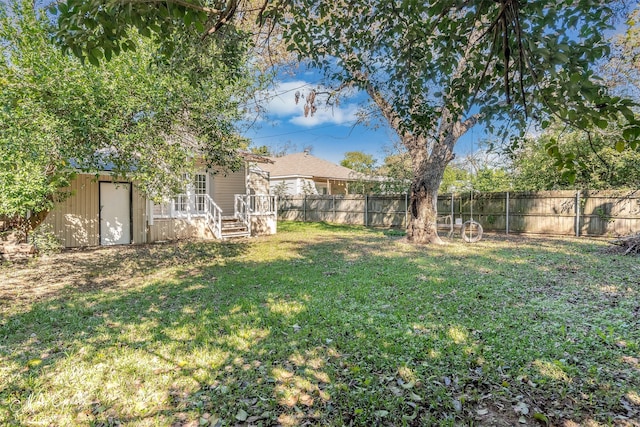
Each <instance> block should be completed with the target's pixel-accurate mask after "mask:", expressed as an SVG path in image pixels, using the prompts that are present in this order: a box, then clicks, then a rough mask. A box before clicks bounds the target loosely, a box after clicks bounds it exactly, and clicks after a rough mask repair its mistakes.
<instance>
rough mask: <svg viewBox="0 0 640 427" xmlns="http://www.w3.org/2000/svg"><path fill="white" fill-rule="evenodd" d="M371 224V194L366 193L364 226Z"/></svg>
mask: <svg viewBox="0 0 640 427" xmlns="http://www.w3.org/2000/svg"><path fill="white" fill-rule="evenodd" d="M368 224H369V196H368V195H366V194H365V195H364V226H365V227H366V226H367V225H368Z"/></svg>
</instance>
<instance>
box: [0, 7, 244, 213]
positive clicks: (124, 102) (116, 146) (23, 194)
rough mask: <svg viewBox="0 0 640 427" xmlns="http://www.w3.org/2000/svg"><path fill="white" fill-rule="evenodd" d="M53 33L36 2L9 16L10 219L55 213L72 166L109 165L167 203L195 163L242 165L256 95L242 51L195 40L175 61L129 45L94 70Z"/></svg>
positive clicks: (4, 173)
mask: <svg viewBox="0 0 640 427" xmlns="http://www.w3.org/2000/svg"><path fill="white" fill-rule="evenodd" d="M63 4H64V3H60V7H63V8H64V7H65V6H62V5H63ZM52 30H53V28H52V27H51V26H50V20H49V18H48V17H47V16H46V15H45V14H43V13H41V12H40V11H37V10H35V9H34V8H33V6H32V4H31V3H30V2H28V1H17V0H16V1H13V2H9V3H8V4H6V3H3V4H0V76H1V77H0V147H1V149H0V153H1V154H0V190H1V191H0V214H1V215H21V216H23V215H25V214H26V212H27V211H32V212H39V211H46V210H47V209H48V208H49V207H51V204H52V202H53V201H55V200H56V198H58V197H60V196H63V195H64V194H61V193H60V188H61V187H63V186H64V185H65V184H66V183H67V182H68V180H69V178H70V177H71V175H70V174H71V173H72V172H71V169H72V168H71V166H74V167H75V168H79V169H80V170H84V171H98V170H100V169H102V168H104V167H105V165H107V164H109V165H110V166H111V167H112V168H113V172H114V174H115V175H116V176H126V177H129V178H134V179H136V181H137V183H138V184H139V186H140V187H141V188H142V189H143V190H145V191H146V192H147V193H148V194H150V195H152V196H153V195H156V196H157V195H162V194H167V193H170V192H172V191H173V190H176V189H177V188H178V187H179V186H180V185H181V184H182V183H181V180H182V176H183V175H182V174H183V173H184V172H186V171H188V170H189V168H190V167H191V166H192V165H193V163H194V159H195V158H196V157H198V158H202V159H204V161H205V162H206V163H207V164H208V165H213V164H220V165H224V166H228V167H235V166H238V165H239V162H240V161H239V159H238V156H237V148H238V147H239V146H240V145H242V144H244V141H243V140H242V139H240V138H239V137H238V136H237V132H236V129H235V122H236V120H237V119H238V118H239V117H240V109H239V103H240V102H241V100H242V99H243V97H244V94H245V93H246V91H247V90H248V89H249V88H250V87H251V86H252V82H251V81H250V80H248V79H247V78H246V77H245V76H247V75H248V74H249V73H247V72H246V68H245V67H246V65H245V64H246V62H245V59H246V58H245V56H244V51H243V49H244V48H243V47H242V45H233V46H228V45H227V44H226V42H221V41H220V40H216V39H213V38H211V39H207V40H201V39H200V38H199V37H198V38H194V37H187V34H185V35H184V37H183V38H182V39H181V40H179V42H180V43H181V44H180V46H181V48H180V54H179V55H174V56H172V57H171V58H169V59H165V58H163V57H161V56H159V55H158V45H156V44H155V43H154V42H153V41H152V40H150V39H146V40H145V39H141V38H140V37H138V36H135V35H129V36H128V37H129V38H128V40H129V41H128V42H127V43H128V45H130V46H131V47H132V49H128V52H127V53H126V54H124V53H123V54H121V55H119V56H117V57H115V56H114V57H112V58H111V61H109V62H107V63H105V64H102V65H97V66H87V65H82V64H81V62H80V60H78V59H77V58H76V57H74V56H71V55H69V54H65V53H63V52H61V51H60V49H58V47H57V46H55V45H54V44H53V43H52V42H51V35H52ZM176 42H177V41H176ZM103 54H104V53H103ZM91 62H93V61H91ZM198 75H199V76H201V78H195V77H197V76H198Z"/></svg>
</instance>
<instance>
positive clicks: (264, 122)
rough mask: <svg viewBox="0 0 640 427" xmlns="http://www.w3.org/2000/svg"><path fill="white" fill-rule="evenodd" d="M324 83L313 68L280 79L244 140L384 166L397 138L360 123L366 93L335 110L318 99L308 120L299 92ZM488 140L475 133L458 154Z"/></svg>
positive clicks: (385, 128)
mask: <svg viewBox="0 0 640 427" xmlns="http://www.w3.org/2000/svg"><path fill="white" fill-rule="evenodd" d="M320 80H321V78H320V75H319V73H316V72H313V70H311V71H308V70H307V71H301V72H299V73H298V74H297V75H294V76H291V77H285V78H281V79H280V82H279V83H277V84H276V86H274V87H273V88H271V89H270V90H269V91H268V93H267V94H265V97H266V98H267V101H266V102H263V106H264V107H265V109H266V114H265V115H264V116H263V117H261V118H259V119H258V120H257V121H256V123H254V124H253V125H252V126H251V127H250V128H249V129H248V130H247V131H245V132H244V136H246V137H248V138H249V139H250V140H252V146H262V145H266V146H268V147H271V148H272V149H274V150H278V149H282V148H283V147H285V146H286V145H288V146H291V147H294V148H295V150H293V152H296V151H297V152H299V151H302V150H303V149H304V148H305V147H307V146H311V147H312V154H313V155H315V156H317V157H320V158H323V159H325V160H329V161H331V162H334V163H339V162H340V160H342V159H343V158H344V154H345V153H346V152H348V151H362V152H364V153H367V154H371V155H373V156H374V157H375V158H376V159H377V161H378V164H382V162H383V159H384V157H385V156H386V155H387V152H388V150H390V149H392V147H393V144H394V141H397V137H396V135H395V132H394V131H393V130H391V129H390V128H389V127H388V126H386V125H382V126H378V127H377V128H374V127H372V126H366V125H363V124H356V122H357V115H356V114H357V112H358V110H359V109H360V108H361V107H362V106H363V105H364V104H366V103H367V101H368V100H369V97H368V95H367V94H366V93H364V92H358V93H351V94H346V95H343V97H342V98H341V101H340V104H339V105H338V106H331V107H329V106H326V105H325V103H324V102H323V99H326V97H324V98H321V97H319V98H320V101H321V102H317V101H316V104H317V106H318V110H317V112H316V113H315V115H314V116H313V117H304V100H300V102H299V103H298V104H297V105H296V103H295V93H296V92H297V91H298V92H300V93H301V94H304V95H306V94H307V93H308V92H309V91H310V90H311V89H314V88H316V89H320V90H322V87H321V86H319V83H320ZM377 123H378V124H380V123H379V122H377ZM485 137H486V136H485V134H484V132H483V131H482V129H481V128H479V127H476V128H474V129H472V130H471V131H470V132H469V133H468V134H467V135H466V136H465V137H463V138H462V139H461V140H460V141H459V142H458V144H457V146H456V153H457V154H458V156H459V157H460V156H464V155H466V154H469V152H470V151H471V148H472V147H473V148H475V149H477V148H478V141H479V140H480V139H482V138H485ZM472 141H473V144H472Z"/></svg>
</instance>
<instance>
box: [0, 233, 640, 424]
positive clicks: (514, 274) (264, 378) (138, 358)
mask: <svg viewBox="0 0 640 427" xmlns="http://www.w3.org/2000/svg"><path fill="white" fill-rule="evenodd" d="M323 227H324V228H327V230H330V231H331V234H322V235H320V237H311V238H310V239H309V240H308V241H301V240H300V236H297V235H295V234H292V235H286V234H285V235H283V236H280V237H278V238H274V239H272V240H271V241H270V242H271V243H273V244H274V245H281V246H287V247H288V248H289V251H288V252H286V253H285V252H283V254H282V255H280V256H274V257H273V258H272V259H269V260H260V259H253V258H252V257H251V256H250V255H251V251H252V248H250V247H248V245H247V244H244V243H231V244H217V243H216V244H215V245H214V246H215V247H213V248H212V247H211V246H210V245H211V244H204V243H203V244H200V243H198V244H193V245H194V246H193V247H190V248H189V250H188V251H185V250H183V249H181V250H177V251H176V253H175V256H176V257H181V258H178V259H179V260H180V261H176V262H175V263H174V262H169V264H171V265H170V266H169V267H171V268H167V269H166V270H164V271H163V273H162V274H157V270H158V267H165V266H166V264H165V263H164V261H159V260H158V256H157V255H158V254H154V253H152V252H150V253H145V252H144V250H142V252H140V253H138V254H137V259H138V260H139V261H136V264H135V265H136V266H138V267H136V268H137V270H136V269H135V268H134V269H132V271H133V272H134V274H135V275H138V276H141V275H142V276H144V275H146V276H149V278H148V279H147V280H146V281H145V282H144V283H139V284H133V282H132V284H130V285H129V286H128V287H118V286H117V285H118V284H117V283H116V281H113V280H112V279H108V280H111V281H110V282H109V281H107V282H105V283H107V285H106V286H104V287H102V286H100V287H87V288H86V289H85V288H83V287H80V288H79V289H81V290H82V291H83V292H69V293H64V292H58V293H52V294H50V295H48V296H47V297H46V299H42V300H40V302H37V303H35V304H33V305H32V306H31V307H30V308H29V309H28V310H26V311H19V312H17V313H15V314H11V315H8V316H7V317H6V318H5V319H3V323H2V328H3V333H2V337H1V338H2V344H1V345H2V347H1V350H0V357H1V358H2V364H3V365H4V366H5V367H4V368H3V370H2V371H0V372H1V375H2V376H1V377H0V378H1V380H2V382H1V383H0V384H1V388H0V396H1V402H0V403H2V405H0V406H4V407H5V408H7V409H5V410H4V413H3V412H2V411H1V410H0V418H1V417H3V416H4V417H5V418H6V421H7V423H8V424H16V425H19V424H26V421H25V420H30V421H34V422H41V423H54V424H95V425H98V424H102V425H109V424H111V425H115V424H117V423H127V424H141V425H142V424H145V423H150V422H151V423H158V424H165V425H171V424H177V425H188V424H192V425H215V423H216V420H218V419H220V420H222V421H224V423H225V424H233V423H240V424H251V425H258V424H260V423H262V424H263V425H274V424H282V425H304V424H305V423H306V424H329V425H342V424H345V425H347V424H354V425H373V424H379V425H397V424H403V423H404V424H407V425H457V424H468V423H470V422H474V423H475V424H480V425H483V423H484V424H485V425H511V424H513V423H515V422H517V421H518V414H517V413H516V412H515V411H514V409H513V407H514V406H516V405H517V404H518V396H520V400H521V401H522V403H523V404H525V405H527V407H528V408H529V407H530V408H531V409H530V413H529V414H528V415H527V417H528V419H529V420H532V417H533V414H534V413H535V412H536V411H538V413H540V414H543V415H545V416H547V417H549V418H550V419H551V420H553V421H559V420H562V419H571V417H576V419H577V420H585V419H588V418H589V417H594V418H598V417H600V418H602V417H603V415H602V414H603V413H604V414H606V415H605V416H606V417H609V416H611V417H615V416H627V414H628V411H627V410H626V408H625V407H624V405H622V406H621V403H620V402H621V400H620V399H626V400H624V401H625V402H627V404H628V405H629V407H630V408H631V410H634V409H633V408H634V407H633V405H634V403H633V399H634V397H633V395H632V394H631V395H630V394H629V393H630V392H629V390H632V389H633V388H634V387H635V388H636V390H637V387H638V384H639V378H638V377H639V375H638V372H637V367H636V368H634V367H633V366H628V368H629V369H624V368H625V366H626V365H629V363H627V364H626V365H625V363H624V362H619V361H618V359H620V360H624V359H623V358H624V357H633V354H632V353H633V352H634V351H636V350H637V347H633V346H632V344H633V345H636V346H637V339H638V337H637V333H636V334H634V333H633V332H625V331H623V330H619V329H618V328H619V325H620V324H622V323H624V322H629V321H633V319H632V317H631V318H630V317H629V316H627V317H626V318H622V317H621V318H620V319H618V320H617V321H616V322H607V321H606V318H605V317H602V316H595V317H594V316H589V317H588V318H586V319H584V320H583V321H582V322H581V321H579V320H578V319H571V322H567V321H566V319H567V315H568V313H567V312H566V310H567V309H568V307H570V304H573V305H574V306H575V307H577V308H575V309H576V310H577V312H578V313H580V310H584V311H586V310H588V309H590V307H592V304H590V303H589V301H591V302H592V301H593V299H594V298H596V301H604V300H603V299H602V291H601V290H599V289H600V288H601V285H602V282H601V283H596V284H589V283H585V284H584V286H582V289H583V290H584V294H580V295H584V300H581V301H578V302H574V303H570V301H569V300H568V298H570V297H571V295H575V294H577V290H576V289H577V285H578V284H579V283H578V282H580V281H581V280H583V279H584V278H586V277H587V276H588V275H591V276H593V272H591V270H589V271H583V270H588V269H590V268H593V267H594V263H595V264H596V265H595V267H596V268H597V266H598V263H606V262H610V261H603V260H598V257H597V256H596V255H595V254H593V253H591V254H587V259H584V260H576V259H574V256H575V254H576V253H579V252H580V251H581V250H584V247H582V249H581V246H580V245H577V246H576V245H574V244H572V245H566V246H564V247H563V246H562V244H561V242H558V241H553V242H548V243H544V244H541V243H540V242H539V241H538V242H535V243H531V244H523V243H519V244H518V246H517V247H508V246H499V245H498V244H497V242H495V243H494V246H495V247H492V246H491V243H492V242H491V241H487V242H486V245H485V246H482V245H474V246H472V247H470V246H463V245H460V246H455V245H452V246H449V247H447V248H428V249H425V248H423V247H421V248H417V247H412V246H409V245H405V244H402V243H399V242H397V241H396V240H393V239H392V238H389V237H387V236H385V235H384V234H383V233H381V232H376V231H372V232H370V231H367V232H366V233H362V232H360V233H358V232H352V231H353V229H333V228H331V226H328V225H324V226H323ZM323 230H324V229H323ZM327 230H324V231H327ZM256 244H257V245H258V244H260V243H256ZM262 244H265V243H262ZM216 245H220V246H216ZM526 245H529V246H527V247H525V246H526ZM273 251H276V248H275V247H274V248H273ZM185 253H187V254H189V255H185ZM507 253H508V255H507ZM100 255H102V254H100ZM167 259H169V258H167ZM612 259H614V258H612ZM85 262H86V265H85V266H84V270H83V271H84V272H85V273H83V274H88V272H90V271H92V270H93V266H94V265H95V264H93V263H92V261H91V259H87V260H86V261H85ZM93 262H95V261H93ZM113 262H114V266H113V268H114V269H115V268H117V263H116V262H115V260H114V261H113ZM147 262H148V263H149V264H152V265H154V267H151V266H150V265H148V264H146V263H147ZM617 262H620V261H617ZM154 263H156V264H154ZM562 268H564V269H565V270H566V271H565V270H562ZM573 269H576V273H573V271H574V270H573ZM152 273H153V274H156V275H155V276H154V275H152ZM563 275H567V277H565V276H563ZM573 276H578V279H576V280H575V282H576V283H573V282H571V283H569V284H567V283H566V282H570V281H571V280H574V279H573ZM551 278H555V279H556V283H552V282H547V283H542V282H545V281H547V280H548V279H551ZM558 278H559V279H558ZM602 279H603V280H604V279H605V278H602ZM616 280H618V285H619V289H620V296H619V298H618V302H617V304H618V306H617V307H603V314H604V313H608V310H609V309H611V310H613V311H615V310H616V309H617V308H619V307H620V306H626V305H627V304H632V303H633V300H634V298H635V300H636V302H637V288H636V291H635V293H633V292H632V291H629V292H628V293H625V292H623V291H622V288H623V287H624V286H623V285H624V284H625V283H626V284H627V285H632V283H631V282H629V283H627V282H626V280H627V279H626V278H624V277H620V278H618V279H616ZM563 281H564V283H563ZM636 284H637V283H636ZM627 287H628V286H627ZM531 288H533V289H531ZM566 288H570V289H569V290H566V291H565V289H566ZM599 292H600V295H599V294H598V293H599ZM613 311H612V312H613ZM623 317H624V316H623ZM563 319H564V321H563ZM563 325H564V329H563ZM611 325H612V326H613V328H614V329H613V331H610V332H609V331H608V330H607V329H606V327H607V326H611ZM587 327H588V328H591V329H590V330H587ZM597 327H599V328H600V329H602V330H603V331H605V332H604V334H605V335H604V338H602V337H601V336H600V335H598V334H597V333H596V332H595V331H594V330H593V329H594V328H597ZM624 333H626V334H627V336H628V339H627V341H628V342H627V347H626V348H625V347H620V346H616V343H615V341H616V339H617V335H622V334H624ZM559 334H560V335H561V336H559ZM607 334H609V335H607ZM634 343H635V344H634ZM532 348H533V349H532ZM589 352H595V353H597V354H598V355H600V356H598V357H601V356H602V357H604V356H606V357H607V358H608V360H601V361H598V360H597V359H594V358H588V353H589ZM567 354H569V355H570V356H572V357H575V358H576V360H577V361H575V360H573V359H570V358H569V357H568V356H567ZM627 360H630V359H627ZM591 366H595V367H596V368H597V370H598V371H597V372H595V371H594V372H593V373H592V374H587V375H585V372H588V371H589V369H590V367H591ZM634 369H635V371H634ZM621 372H624V375H626V377H625V381H626V384H627V388H625V389H624V390H620V391H614V389H613V388H612V390H609V391H607V390H606V387H613V386H614V385H615V384H616V381H618V382H619V378H620V374H621ZM595 380H598V381H600V382H599V383H595V384H594V383H593V381H595ZM529 383H531V384H533V386H532V385H530V384H529ZM591 386H593V387H595V388H593V389H591V388H589V389H588V388H587V387H591ZM602 387H605V389H604V390H603V389H602ZM585 390H588V393H587V395H585V394H584V391H585ZM581 393H582V394H581ZM606 396H610V399H609V398H607V397H606ZM520 408H522V406H520ZM603 408H605V409H604V411H603ZM485 410H486V412H485ZM596 413H598V414H599V415H596ZM488 417H489V418H488Z"/></svg>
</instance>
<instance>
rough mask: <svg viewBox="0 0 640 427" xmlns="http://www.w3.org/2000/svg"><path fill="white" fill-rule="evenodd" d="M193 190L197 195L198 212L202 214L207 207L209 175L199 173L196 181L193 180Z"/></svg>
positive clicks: (195, 177) (195, 178) (196, 175)
mask: <svg viewBox="0 0 640 427" xmlns="http://www.w3.org/2000/svg"><path fill="white" fill-rule="evenodd" d="M193 190H194V193H195V199H196V200H195V202H196V203H195V205H196V212H198V213H200V212H204V206H205V197H204V195H205V194H207V175H206V174H204V173H197V174H195V176H194V180H193Z"/></svg>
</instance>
